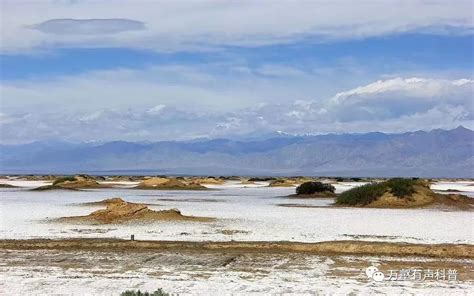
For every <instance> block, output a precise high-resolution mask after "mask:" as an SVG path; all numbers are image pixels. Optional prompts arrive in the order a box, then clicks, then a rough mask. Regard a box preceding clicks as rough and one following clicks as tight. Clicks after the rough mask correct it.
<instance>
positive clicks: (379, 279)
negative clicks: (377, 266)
mask: <svg viewBox="0 0 474 296" xmlns="http://www.w3.org/2000/svg"><path fill="white" fill-rule="evenodd" d="M372 278H373V279H374V281H376V282H383V280H384V279H385V275H384V274H383V272H381V271H376V272H374V274H373V275H372Z"/></svg>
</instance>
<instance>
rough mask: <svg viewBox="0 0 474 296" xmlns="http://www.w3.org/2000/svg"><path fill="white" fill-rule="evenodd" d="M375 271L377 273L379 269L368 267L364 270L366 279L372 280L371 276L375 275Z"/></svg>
mask: <svg viewBox="0 0 474 296" xmlns="http://www.w3.org/2000/svg"><path fill="white" fill-rule="evenodd" d="M377 271H379V269H378V268H377V267H375V266H369V267H367V268H366V269H365V274H366V275H367V277H368V278H370V279H371V278H372V276H373V275H374V273H376V272H377Z"/></svg>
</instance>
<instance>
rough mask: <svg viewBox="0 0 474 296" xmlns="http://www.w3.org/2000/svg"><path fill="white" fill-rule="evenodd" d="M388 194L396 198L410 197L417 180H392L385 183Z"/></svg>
mask: <svg viewBox="0 0 474 296" xmlns="http://www.w3.org/2000/svg"><path fill="white" fill-rule="evenodd" d="M385 183H387V185H388V187H389V188H390V192H391V193H392V194H393V195H395V196H396V197H404V196H408V195H411V194H413V193H414V192H415V188H413V186H414V185H415V184H416V183H417V180H413V179H403V178H393V179H390V180H388V181H386V182H385Z"/></svg>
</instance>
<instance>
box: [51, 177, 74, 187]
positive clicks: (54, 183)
mask: <svg viewBox="0 0 474 296" xmlns="http://www.w3.org/2000/svg"><path fill="white" fill-rule="evenodd" d="M66 181H76V177H74V176H66V177H61V178H57V179H56V180H54V182H53V186H54V185H58V184H60V183H64V182H66Z"/></svg>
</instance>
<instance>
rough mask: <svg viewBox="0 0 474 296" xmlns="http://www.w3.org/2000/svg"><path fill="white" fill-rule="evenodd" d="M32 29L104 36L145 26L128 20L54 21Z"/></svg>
mask: <svg viewBox="0 0 474 296" xmlns="http://www.w3.org/2000/svg"><path fill="white" fill-rule="evenodd" d="M30 28H31V29H36V30H38V31H41V32H43V33H49V34H58V35H103V34H116V33H121V32H126V31H137V30H144V29H145V24H143V23H142V22H139V21H135V20H127V19H52V20H47V21H44V22H41V23H39V24H36V25H33V26H30Z"/></svg>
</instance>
